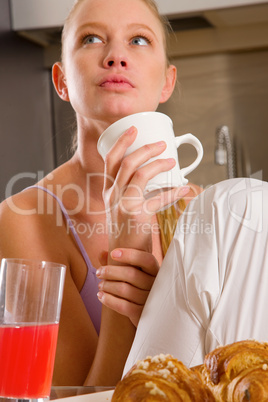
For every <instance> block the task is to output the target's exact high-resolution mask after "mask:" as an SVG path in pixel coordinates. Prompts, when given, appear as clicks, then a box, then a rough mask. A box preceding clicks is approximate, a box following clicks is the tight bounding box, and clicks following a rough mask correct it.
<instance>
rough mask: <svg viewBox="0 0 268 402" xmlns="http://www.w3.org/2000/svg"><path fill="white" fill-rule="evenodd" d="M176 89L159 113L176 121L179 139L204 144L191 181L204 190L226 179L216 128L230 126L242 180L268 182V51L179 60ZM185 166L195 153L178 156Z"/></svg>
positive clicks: (185, 151)
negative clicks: (187, 137)
mask: <svg viewBox="0 0 268 402" xmlns="http://www.w3.org/2000/svg"><path fill="white" fill-rule="evenodd" d="M172 62H173V63H174V64H175V65H176V67H177V69H178V81H179V84H178V87H177V90H176V92H175V94H174V95H173V97H172V99H171V100H170V101H168V103H167V104H165V105H161V106H160V107H159V111H162V112H164V113H167V114H168V115H170V117H171V118H172V119H173V121H174V127H175V132H176V134H177V135H181V134H184V133H186V132H192V133H193V134H194V135H196V136H197V137H198V138H199V139H200V141H201V142H202V144H203V147H204V158H203V161H202V162H201V165H200V166H199V167H198V168H197V169H196V170H195V171H194V172H192V173H191V174H190V175H189V179H190V180H191V181H192V182H194V183H197V184H199V185H201V186H203V187H206V186H209V185H210V184H213V183H215V182H217V181H220V180H224V179H226V178H227V168H226V166H218V165H215V163H214V149H215V144H216V141H215V134H216V129H217V127H219V126H221V125H223V124H224V125H227V126H228V127H229V129H230V133H231V136H232V139H233V140H234V142H235V145H236V151H237V165H238V175H239V176H245V175H246V176H249V175H255V176H256V177H257V178H262V179H264V180H266V181H267V180H268V158H267V150H268V114H267V105H268V51H267V50H263V51H254V52H241V53H240V52H235V53H224V54H217V53H216V54H209V55H200V56H196V57H194V56H192V57H178V58H175V59H173V60H172ZM179 157H180V163H181V166H182V167H183V166H186V165H188V164H189V163H190V162H191V160H192V159H193V158H194V157H195V152H194V151H192V150H191V149H190V147H187V148H186V146H185V147H184V148H183V149H182V150H181V152H180V153H179Z"/></svg>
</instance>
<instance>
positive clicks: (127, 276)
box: [96, 265, 155, 290]
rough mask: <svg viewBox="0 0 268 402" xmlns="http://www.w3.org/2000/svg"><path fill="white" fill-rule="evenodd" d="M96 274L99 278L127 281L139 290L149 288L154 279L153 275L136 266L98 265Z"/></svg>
mask: <svg viewBox="0 0 268 402" xmlns="http://www.w3.org/2000/svg"><path fill="white" fill-rule="evenodd" d="M96 275H97V277H98V278H99V279H104V280H106V281H117V282H124V283H128V284H130V285H131V286H134V287H136V288H139V289H141V290H150V289H151V287H152V286H153V282H154V279H155V276H152V275H149V274H147V273H145V272H143V271H141V270H140V269H138V268H135V267H132V266H123V265H106V266H103V267H100V268H99V269H98V270H97V272H96Z"/></svg>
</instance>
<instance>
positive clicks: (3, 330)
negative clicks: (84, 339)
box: [0, 258, 66, 402]
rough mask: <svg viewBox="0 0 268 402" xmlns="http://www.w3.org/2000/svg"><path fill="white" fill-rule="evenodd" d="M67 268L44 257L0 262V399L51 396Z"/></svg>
mask: <svg viewBox="0 0 268 402" xmlns="http://www.w3.org/2000/svg"><path fill="white" fill-rule="evenodd" d="M65 271H66V267H65V266H64V265H62V264H57V263H53V262H46V261H32V260H23V259H12V258H4V259H3V260H2V262H1V267H0V401H1V402H3V401H6V402H11V401H25V400H27V401H37V400H38V401H40V402H41V401H43V400H45V399H49V394H50V388H51V382H52V374H53V368H54V360H55V353H56V344H57V337H58V327H59V318H60V309H61V302H62V295H63V287H64V279H65Z"/></svg>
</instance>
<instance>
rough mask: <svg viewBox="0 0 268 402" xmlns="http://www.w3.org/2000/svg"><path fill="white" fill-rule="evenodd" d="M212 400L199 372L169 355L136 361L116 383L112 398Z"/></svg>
mask: <svg viewBox="0 0 268 402" xmlns="http://www.w3.org/2000/svg"><path fill="white" fill-rule="evenodd" d="M121 401H122V402H123V401H124V402H140V401H148V402H149V401H166V402H167V401H174V402H175V401H176V402H179V401H185V402H187V401H189V402H190V401H197V402H199V401H200V402H205V401H215V399H214V397H213V396H212V394H211V392H210V391H209V389H208V388H207V387H206V386H205V385H204V384H203V383H202V380H201V376H200V374H199V373H197V372H194V371H192V370H190V369H188V368H187V367H186V366H185V365H184V364H183V363H182V362H179V361H178V360H177V359H175V358H174V357H172V356H171V355H164V354H160V355H157V356H154V357H147V358H146V359H144V360H141V361H138V362H137V363H136V364H135V365H134V366H133V367H132V368H131V370H130V371H129V372H128V373H127V374H126V375H125V377H124V378H123V379H122V380H121V381H120V382H119V383H118V384H117V386H116V388H115V391H114V394H113V397H112V402H121Z"/></svg>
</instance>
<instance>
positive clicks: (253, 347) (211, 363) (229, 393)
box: [199, 340, 268, 402]
mask: <svg viewBox="0 0 268 402" xmlns="http://www.w3.org/2000/svg"><path fill="white" fill-rule="evenodd" d="M199 371H200V372H201V375H202V378H203V381H204V383H205V384H206V385H207V386H208V387H209V388H210V390H211V391H212V393H213V395H214V397H215V399H216V400H217V401H219V402H223V401H224V402H238V401H239V402H240V401H267V400H268V343H261V342H257V341H253V340H246V341H240V342H235V343H232V344H230V345H226V346H222V347H218V348H216V349H215V350H213V351H212V352H211V353H208V354H207V355H206V357H205V360H204V365H203V366H202V368H201V370H200V369H199Z"/></svg>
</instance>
